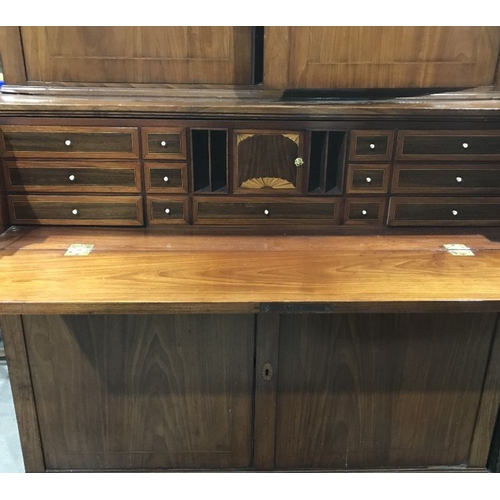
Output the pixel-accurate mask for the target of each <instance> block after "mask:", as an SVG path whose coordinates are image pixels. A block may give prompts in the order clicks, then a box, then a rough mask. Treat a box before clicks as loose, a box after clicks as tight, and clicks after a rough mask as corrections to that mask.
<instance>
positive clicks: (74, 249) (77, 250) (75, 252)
mask: <svg viewBox="0 0 500 500" xmlns="http://www.w3.org/2000/svg"><path fill="white" fill-rule="evenodd" d="M93 248H94V245H82V244H80V243H74V244H73V245H70V246H69V247H68V250H66V253H65V254H64V256H65V257H76V256H81V255H88V254H89V253H90V252H92V249H93Z"/></svg>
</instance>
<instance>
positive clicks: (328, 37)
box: [0, 26, 500, 90]
mask: <svg viewBox="0 0 500 500" xmlns="http://www.w3.org/2000/svg"><path fill="white" fill-rule="evenodd" d="M499 49H500V29H499V28H498V27H494V26H488V27H484V26H292V27H290V26H266V27H261V26H257V27H250V26H239V27H231V26H189V27H186V26H149V27H144V26H142V27H141V26H86V27H83V26H20V27H16V26H6V27H0V54H1V57H2V59H3V66H4V74H5V81H6V83H7V84H9V85H34V86H40V85H45V84H46V83H49V82H50V83H51V84H52V85H56V86H59V87H62V88H65V87H66V88H67V87H72V86H73V87H78V86H80V87H81V86H83V87H84V88H85V87H86V86H92V85H94V86H102V85H107V86H109V85H111V86H118V87H120V86H121V87H128V88H130V86H131V85H132V86H135V85H137V86H141V85H156V86H160V85H170V86H176V85H191V86H198V87H199V86H213V87H223V86H228V85H232V86H235V87H244V88H248V87H251V86H253V87H257V88H259V87H261V86H264V87H265V88H268V89H280V90H284V89H374V88H399V89H404V88H457V87H477V86H481V85H492V84H494V83H495V79H496V74H495V73H496V68H497V61H498V56H499Z"/></svg>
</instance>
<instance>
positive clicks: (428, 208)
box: [388, 197, 500, 226]
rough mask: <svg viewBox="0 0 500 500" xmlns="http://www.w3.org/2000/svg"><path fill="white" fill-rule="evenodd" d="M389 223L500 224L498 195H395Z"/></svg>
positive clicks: (405, 224) (403, 224)
mask: <svg viewBox="0 0 500 500" xmlns="http://www.w3.org/2000/svg"><path fill="white" fill-rule="evenodd" d="M388 225H389V226H499V225H500V199H498V198H451V197H450V198H391V200H390V205H389V221H388Z"/></svg>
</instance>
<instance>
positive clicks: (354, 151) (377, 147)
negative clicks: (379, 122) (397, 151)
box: [349, 130, 394, 161]
mask: <svg viewBox="0 0 500 500" xmlns="http://www.w3.org/2000/svg"><path fill="white" fill-rule="evenodd" d="M350 143H351V146H350V149H349V159H350V160H353V161H366V160H368V161H389V160H390V159H391V158H392V148H393V144H394V131H393V130H353V131H351V141H350Z"/></svg>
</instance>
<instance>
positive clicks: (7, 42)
mask: <svg viewBox="0 0 500 500" xmlns="http://www.w3.org/2000/svg"><path fill="white" fill-rule="evenodd" d="M0 57H1V58H2V65H3V77H4V81H5V83H6V84H8V85H21V84H23V83H26V72H25V69H24V55H23V47H22V43H21V33H20V31H19V26H0Z"/></svg>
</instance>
